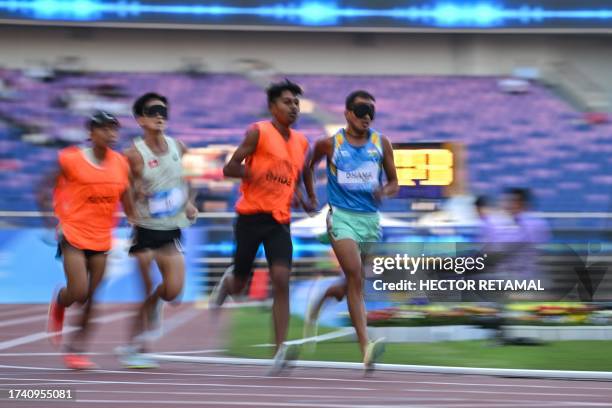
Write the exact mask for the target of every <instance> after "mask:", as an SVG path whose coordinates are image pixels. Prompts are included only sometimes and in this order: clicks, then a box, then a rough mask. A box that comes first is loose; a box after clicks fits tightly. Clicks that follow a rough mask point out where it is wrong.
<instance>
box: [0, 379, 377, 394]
mask: <svg viewBox="0 0 612 408" xmlns="http://www.w3.org/2000/svg"><path fill="white" fill-rule="evenodd" d="M275 378H276V377H270V379H275ZM0 380H8V381H45V382H55V383H63V384H73V383H79V384H126V385H171V386H184V387H225V388H254V389H255V388H278V387H279V386H280V387H282V388H287V389H288V388H290V389H296V390H343V391H374V389H373V388H358V387H322V386H320V387H314V386H305V385H303V386H297V385H286V384H283V385H253V384H217V383H178V382H173V381H172V382H166V381H164V382H162V381H156V382H150V381H104V380H70V379H59V378H58V379H54V378H11V377H0Z"/></svg>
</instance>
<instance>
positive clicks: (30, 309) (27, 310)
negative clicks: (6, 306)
mask: <svg viewBox="0 0 612 408" xmlns="http://www.w3.org/2000/svg"><path fill="white" fill-rule="evenodd" d="M47 307H48V306H47V305H37V306H24V307H23V308H20V309H15V310H5V311H0V318H4V317H9V316H17V315H27V314H32V313H42V312H45V311H47Z"/></svg>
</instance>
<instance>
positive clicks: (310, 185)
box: [304, 137, 333, 203]
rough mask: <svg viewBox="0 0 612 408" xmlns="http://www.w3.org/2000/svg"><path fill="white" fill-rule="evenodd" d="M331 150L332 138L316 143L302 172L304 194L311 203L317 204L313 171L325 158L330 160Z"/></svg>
mask: <svg viewBox="0 0 612 408" xmlns="http://www.w3.org/2000/svg"><path fill="white" fill-rule="evenodd" d="M332 148H333V138H332V137H328V138H325V139H321V140H319V141H317V143H316V144H315V147H314V151H313V152H312V155H311V156H310V160H309V162H308V166H307V167H306V169H305V170H304V186H305V187H306V193H307V194H308V199H309V201H310V202H311V203H317V194H316V192H315V185H314V170H315V168H316V167H317V164H318V163H319V162H320V161H321V160H322V159H323V158H324V157H325V158H327V159H328V160H329V159H330V158H331V153H332Z"/></svg>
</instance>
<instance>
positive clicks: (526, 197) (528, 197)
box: [504, 187, 533, 205]
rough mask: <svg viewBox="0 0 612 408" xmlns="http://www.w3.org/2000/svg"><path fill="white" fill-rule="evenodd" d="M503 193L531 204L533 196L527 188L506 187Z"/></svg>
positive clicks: (525, 203)
mask: <svg viewBox="0 0 612 408" xmlns="http://www.w3.org/2000/svg"><path fill="white" fill-rule="evenodd" d="M504 193H505V194H507V195H511V196H514V197H516V198H518V199H519V200H520V201H521V203H523V204H524V205H530V204H532V201H533V196H532V194H531V190H529V189H528V188H522V187H508V188H506V189H505V190H504Z"/></svg>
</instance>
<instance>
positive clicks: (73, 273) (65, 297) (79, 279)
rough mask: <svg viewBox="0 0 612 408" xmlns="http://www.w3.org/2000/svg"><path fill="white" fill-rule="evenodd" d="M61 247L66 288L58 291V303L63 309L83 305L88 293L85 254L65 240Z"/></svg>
mask: <svg viewBox="0 0 612 408" xmlns="http://www.w3.org/2000/svg"><path fill="white" fill-rule="evenodd" d="M61 245H62V256H63V258H64V274H65V275H66V286H65V287H63V288H62V289H61V290H60V291H59V294H58V297H57V299H58V303H59V304H60V305H62V306H64V307H69V306H71V305H72V304H73V303H74V302H77V303H85V301H86V300H87V295H88V292H89V279H88V276H87V261H86V259H85V254H84V253H83V251H82V250H80V249H78V248H75V247H73V246H72V245H70V244H69V243H68V242H67V241H65V240H64V242H62V244H61Z"/></svg>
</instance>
